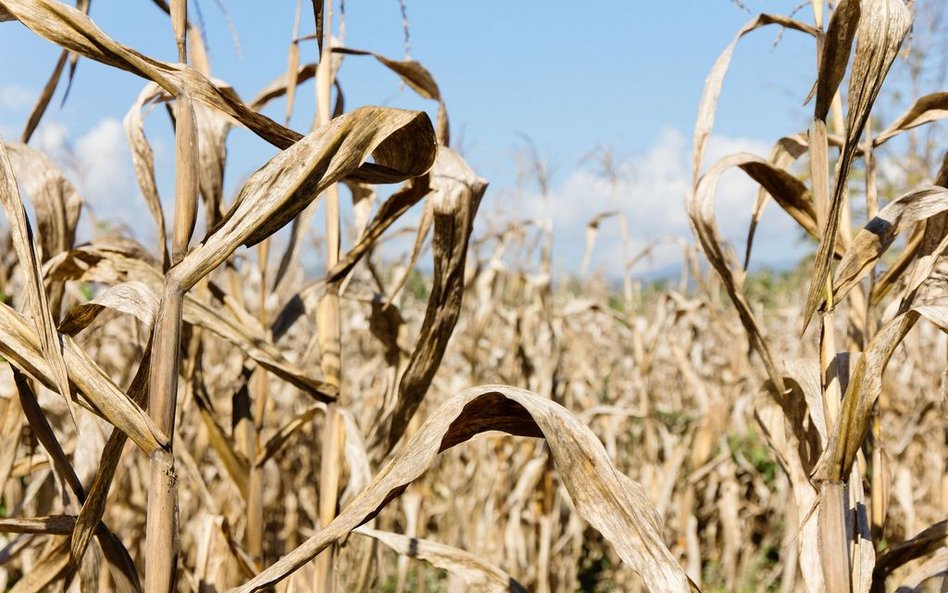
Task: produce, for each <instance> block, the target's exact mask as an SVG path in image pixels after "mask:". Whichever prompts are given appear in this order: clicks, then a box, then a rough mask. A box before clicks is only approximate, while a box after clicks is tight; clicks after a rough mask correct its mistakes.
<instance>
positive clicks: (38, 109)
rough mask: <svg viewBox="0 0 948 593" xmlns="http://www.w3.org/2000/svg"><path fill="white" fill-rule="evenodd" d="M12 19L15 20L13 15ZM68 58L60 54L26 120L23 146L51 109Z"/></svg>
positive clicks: (67, 54) (21, 135) (65, 53)
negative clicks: (51, 102)
mask: <svg viewBox="0 0 948 593" xmlns="http://www.w3.org/2000/svg"><path fill="white" fill-rule="evenodd" d="M3 10H4V9H2V8H0V12H2V11H3ZM11 18H13V17H12V15H11ZM68 58H69V52H68V51H66V50H63V51H61V52H60V53H59V59H58V60H56V65H55V66H53V72H52V74H50V75H49V80H47V81H46V84H45V85H44V86H43V90H42V91H41V92H40V96H39V97H38V98H37V99H36V105H34V106H33V111H31V112H30V116H29V117H28V118H27V120H26V126H24V128H23V133H22V134H20V142H22V143H23V144H26V143H28V142H29V141H30V138H32V137H33V132H35V131H36V127H37V126H39V123H40V120H41V119H43V114H44V113H46V108H47V107H49V102H50V100H51V99H52V98H53V93H55V92H56V87H57V86H58V85H59V78H60V76H62V73H63V68H65V67H66V60H67V59H68Z"/></svg>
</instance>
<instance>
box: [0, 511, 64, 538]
mask: <svg viewBox="0 0 948 593" xmlns="http://www.w3.org/2000/svg"><path fill="white" fill-rule="evenodd" d="M75 526H76V516H75V515H52V516H49V517H30V518H28V519H0V533H47V534H52V535H69V534H70V533H72V528H73V527H75Z"/></svg>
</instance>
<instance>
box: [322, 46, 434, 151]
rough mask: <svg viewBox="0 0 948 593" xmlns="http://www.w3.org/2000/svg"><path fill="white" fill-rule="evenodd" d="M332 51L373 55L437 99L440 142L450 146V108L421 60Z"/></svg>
mask: <svg viewBox="0 0 948 593" xmlns="http://www.w3.org/2000/svg"><path fill="white" fill-rule="evenodd" d="M332 51H333V53H339V54H345V55H350V56H372V57H373V58H375V59H376V60H378V61H379V63H380V64H382V65H384V66H385V67H386V68H388V69H389V70H391V71H392V72H394V73H395V74H397V75H399V76H400V77H401V79H402V80H404V81H405V83H406V84H407V85H408V86H410V87H411V88H412V90H414V91H415V92H416V93H418V94H419V95H421V96H422V97H424V98H425V99H432V100H434V101H437V102H438V124H437V132H438V143H439V144H441V145H443V146H448V145H449V144H450V141H449V140H450V138H449V133H450V129H449V125H448V110H447V108H446V107H445V105H444V98H443V97H442V96H441V90H440V89H439V88H438V83H437V82H435V79H434V76H432V75H431V72H429V71H428V69H427V68H425V67H424V66H423V65H422V64H421V63H420V62H417V61H415V60H393V59H391V58H386V57H385V56H383V55H380V54H377V53H374V52H370V51H364V50H360V49H352V48H348V47H334V48H332Z"/></svg>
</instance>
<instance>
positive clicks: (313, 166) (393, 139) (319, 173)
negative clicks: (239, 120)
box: [171, 107, 436, 289]
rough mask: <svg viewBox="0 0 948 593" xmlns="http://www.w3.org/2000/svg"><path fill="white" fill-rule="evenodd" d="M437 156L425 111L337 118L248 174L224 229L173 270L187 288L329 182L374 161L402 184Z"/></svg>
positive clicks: (375, 110)
mask: <svg viewBox="0 0 948 593" xmlns="http://www.w3.org/2000/svg"><path fill="white" fill-rule="evenodd" d="M435 154H436V150H435V142H434V136H433V131H432V129H431V123H430V121H429V120H428V117H427V116H426V115H425V114H423V113H418V112H412V111H402V110H397V109H386V108H381V107H363V108H360V109H358V110H356V111H354V112H352V113H349V114H346V115H343V116H341V117H338V118H336V119H334V120H332V121H331V122H330V123H329V124H327V125H325V126H323V127H321V128H319V129H317V130H315V131H313V132H312V133H310V134H309V135H307V136H306V137H305V138H303V139H302V140H300V141H299V142H297V143H296V144H294V145H293V146H292V147H291V148H289V149H287V150H285V151H283V152H281V153H280V154H278V155H277V156H276V157H274V158H273V159H271V160H270V162H268V163H267V164H266V165H265V166H264V167H262V168H261V169H259V170H258V171H257V172H256V173H254V175H252V176H251V177H250V179H249V180H248V181H247V183H246V184H244V186H243V188H241V191H240V194H239V195H238V196H237V198H236V199H235V203H234V205H233V207H232V208H231V209H230V211H228V213H227V215H225V217H224V219H223V220H222V221H221V224H220V226H219V228H217V229H215V230H214V231H212V232H211V234H210V235H209V236H208V237H207V238H206V239H205V240H204V242H203V243H202V244H201V245H200V246H198V247H196V248H195V249H194V250H193V251H191V253H189V254H188V255H187V256H186V257H185V258H184V260H183V261H182V262H181V264H179V265H178V266H176V267H175V268H173V269H172V271H171V274H172V275H173V276H174V282H175V283H176V284H177V285H178V286H181V287H182V288H185V289H187V288H190V287H191V286H193V285H194V284H195V283H196V282H197V281H198V280H199V279H200V278H202V277H204V276H205V275H207V274H208V273H209V272H210V271H211V270H213V269H214V268H216V267H217V266H218V265H220V264H221V263H222V262H223V261H224V260H225V259H227V257H229V256H230V254H231V253H233V252H234V251H235V250H236V249H237V247H239V246H240V245H247V246H251V245H254V244H256V243H258V242H259V241H261V240H262V239H264V238H265V237H268V236H270V235H271V234H273V233H274V232H276V231H277V230H279V229H280V228H281V227H282V226H283V225H285V224H286V223H287V222H289V221H290V220H292V219H293V218H295V217H296V215H297V214H299V213H300V212H301V211H302V210H303V209H304V208H305V207H306V206H307V205H309V203H310V202H312V201H313V200H314V199H316V197H317V196H318V195H319V194H320V193H321V192H322V191H323V190H325V189H326V188H327V187H328V186H329V185H331V184H332V183H335V182H337V181H340V180H341V179H342V178H344V177H346V176H354V174H355V173H356V171H357V169H358V168H359V167H360V165H362V163H363V162H365V161H366V160H367V159H368V158H369V157H370V156H371V157H374V160H375V165H374V167H375V168H376V169H375V170H377V171H385V176H384V179H383V180H385V181H400V180H403V179H407V178H409V177H414V176H418V175H421V174H423V173H425V172H426V171H427V170H428V169H429V168H430V167H431V165H432V164H433V162H434V159H435ZM375 180H379V179H378V178H375Z"/></svg>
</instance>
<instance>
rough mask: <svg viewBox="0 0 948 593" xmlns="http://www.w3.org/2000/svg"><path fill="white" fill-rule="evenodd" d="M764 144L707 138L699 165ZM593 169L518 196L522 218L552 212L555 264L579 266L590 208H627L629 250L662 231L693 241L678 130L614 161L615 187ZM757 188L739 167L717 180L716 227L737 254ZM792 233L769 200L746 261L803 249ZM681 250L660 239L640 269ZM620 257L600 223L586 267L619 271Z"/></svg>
mask: <svg viewBox="0 0 948 593" xmlns="http://www.w3.org/2000/svg"><path fill="white" fill-rule="evenodd" d="M769 150H770V146H769V144H767V143H764V142H761V141H759V140H754V139H751V138H733V137H722V136H712V138H711V139H710V141H709V143H708V150H707V156H706V158H705V163H706V166H707V164H710V163H713V162H714V161H716V160H717V159H719V158H721V157H723V156H725V155H728V154H732V153H735V152H751V153H754V154H758V155H762V156H766V155H767V154H768V153H769ZM592 169H593V167H589V168H584V169H578V170H576V171H574V172H572V173H571V174H570V176H569V177H568V178H567V179H566V180H565V181H564V182H563V183H562V184H561V185H560V186H559V187H557V188H555V189H554V190H553V191H552V195H551V196H550V202H549V203H547V202H546V201H545V200H544V199H543V198H542V197H541V196H539V195H532V196H527V197H525V198H524V213H525V215H526V216H527V217H529V218H533V219H537V220H545V219H549V218H550V217H552V220H553V226H554V236H555V238H556V252H555V253H556V258H557V267H559V268H561V269H566V270H569V271H576V270H577V269H578V268H579V264H580V261H581V259H582V252H583V246H584V241H585V228H586V224H587V223H588V222H589V220H590V219H591V218H592V217H593V216H595V215H596V214H597V213H600V212H604V211H609V210H622V211H624V212H625V213H626V216H627V217H628V221H629V236H630V240H631V243H632V251H633V254H634V253H637V252H639V251H640V250H642V249H644V248H645V247H646V246H647V245H649V244H650V242H652V241H655V240H659V239H662V238H665V237H679V238H684V239H686V240H688V241H692V240H693V238H692V233H691V229H690V227H689V224H688V216H687V213H686V209H685V200H686V197H687V195H688V193H689V190H690V187H691V146H690V142H688V141H687V140H686V138H685V137H684V135H683V134H682V133H681V132H679V131H678V130H675V129H672V128H666V129H664V130H662V132H661V133H660V134H659V136H658V138H657V139H656V140H655V142H654V143H653V144H652V146H651V147H650V148H649V149H648V150H646V151H645V152H644V153H642V154H638V155H634V156H632V157H629V158H626V159H625V160H623V161H621V162H620V163H619V165H618V170H619V171H620V172H621V175H620V181H619V183H618V185H617V187H616V189H615V191H613V189H612V188H611V187H610V185H609V183H608V182H607V181H606V180H605V179H603V177H602V176H601V175H599V174H598V173H596V172H595V171H594V170H592ZM756 193H757V186H756V185H755V184H754V183H753V182H752V181H750V180H749V179H748V178H747V177H746V176H745V175H744V174H743V173H741V172H740V171H729V172H727V173H725V174H724V176H723V177H722V178H721V181H720V183H719V184H718V192H717V200H716V205H717V214H718V226H719V228H720V230H721V233H722V234H723V235H724V236H725V237H726V238H727V239H729V240H731V241H732V242H733V244H734V246H735V249H736V250H738V252H739V253H743V249H744V244H745V242H746V235H747V226H748V223H749V220H750V209H751V206H752V204H753V203H754V199H755V197H756ZM798 235H799V233H798V232H797V230H796V223H794V222H793V221H792V220H790V219H789V217H787V216H786V215H784V214H783V213H782V212H780V211H779V208H777V207H775V206H774V205H773V204H771V205H769V206H768V207H767V209H766V210H765V214H764V218H763V220H762V222H761V224H760V225H759V227H758V231H757V235H756V238H755V241H754V256H753V261H754V262H757V263H761V264H787V263H789V262H792V261H793V260H794V259H796V258H798V257H799V256H800V255H801V253H802V250H801V247H800V245H799V244H798V242H797V240H796V239H797V237H798ZM681 254H682V252H681V247H680V242H679V243H675V242H673V241H670V242H667V243H663V244H661V245H660V246H659V247H657V248H656V249H655V250H654V251H653V252H652V254H651V255H650V256H649V258H647V259H646V260H645V262H644V268H645V269H647V268H648V267H652V268H653V269H658V268H661V267H663V266H669V265H674V264H678V263H680V262H681V257H682V255H681ZM622 261H623V255H622V246H621V242H620V237H619V231H618V222H617V220H615V219H610V220H605V221H603V222H602V224H601V225H600V230H599V237H598V240H597V243H596V248H595V252H594V254H593V268H596V267H598V268H601V269H605V270H616V271H618V270H619V269H621V264H622Z"/></svg>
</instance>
